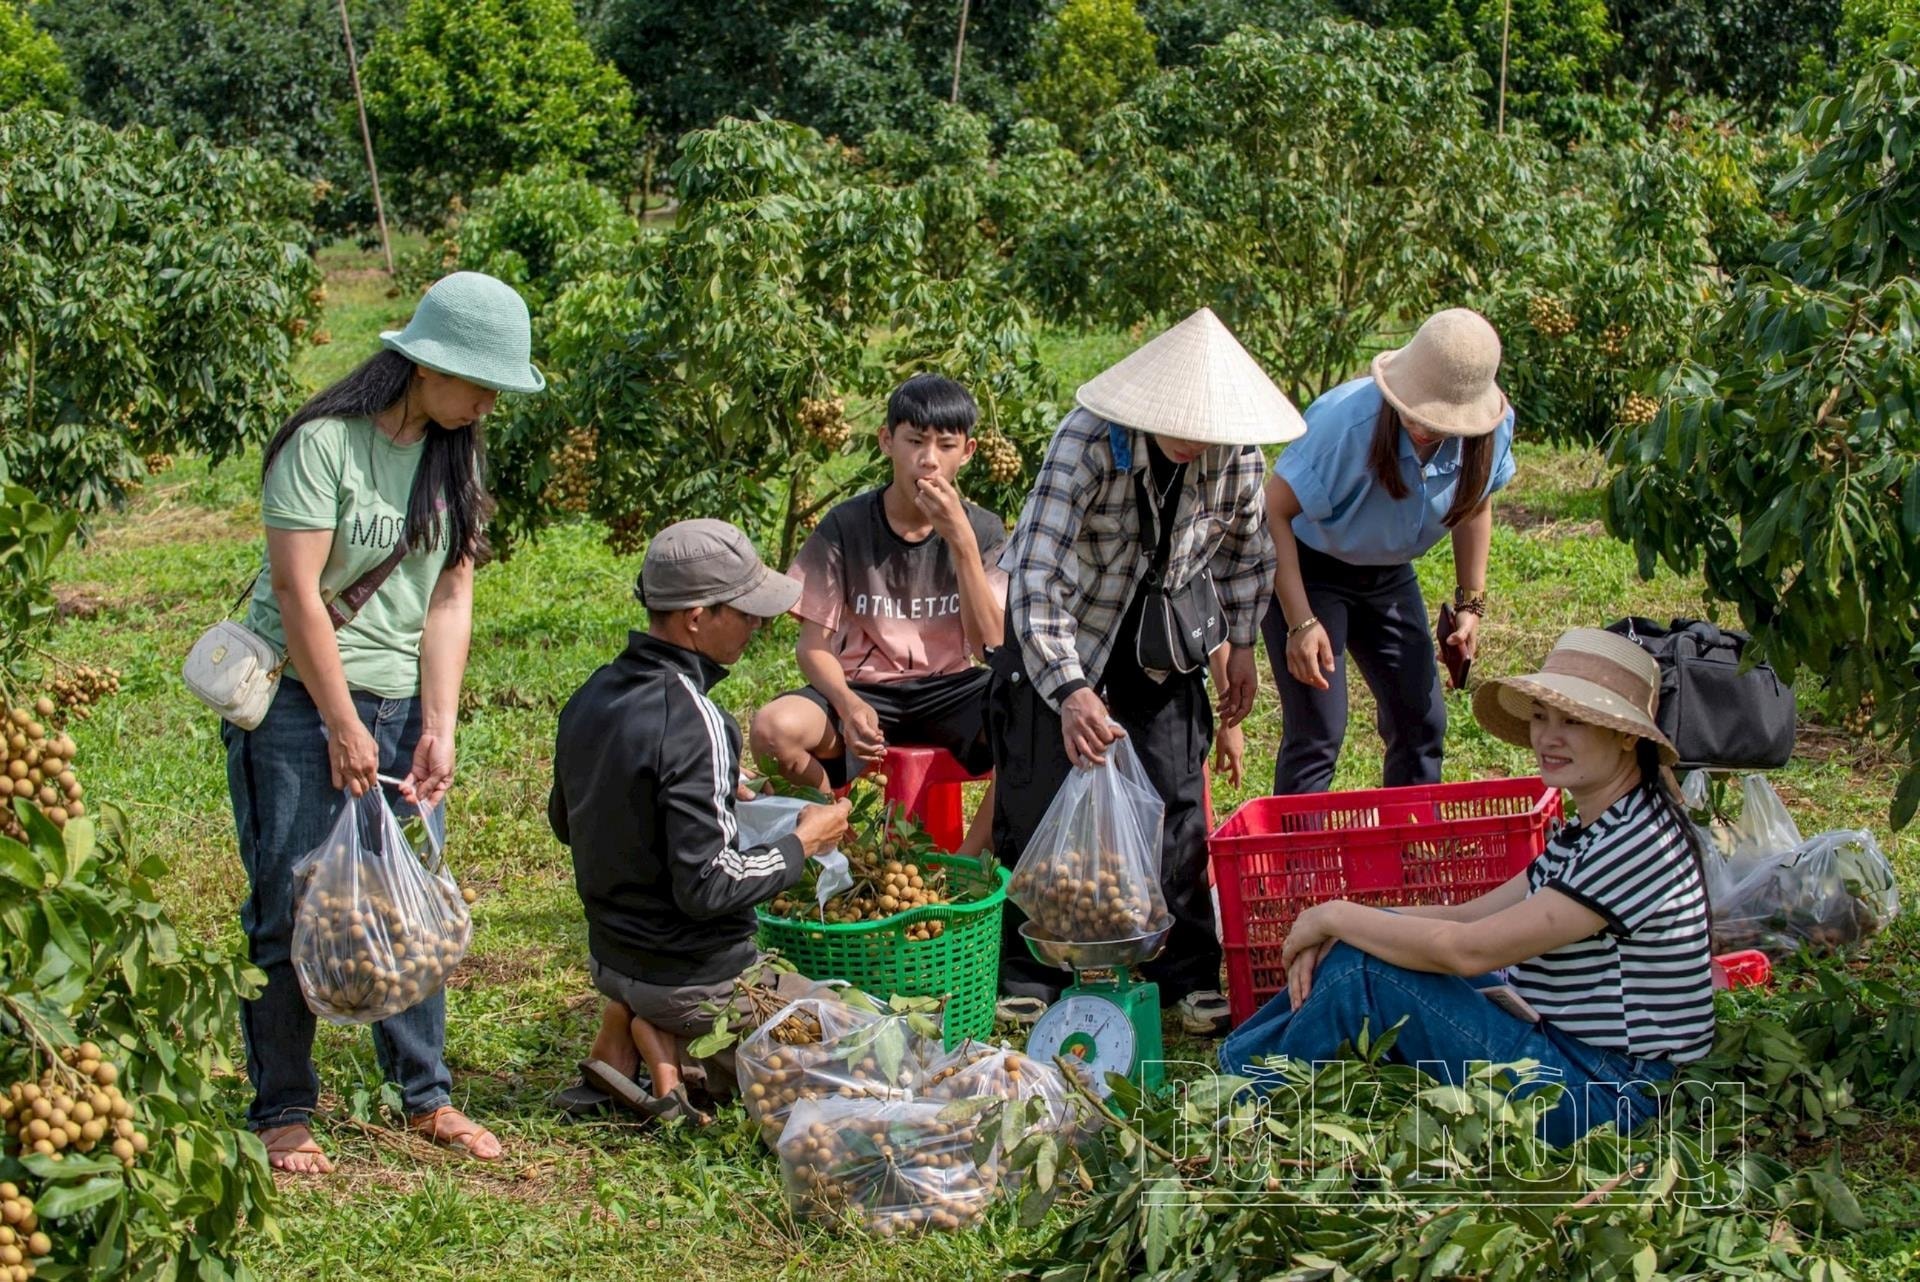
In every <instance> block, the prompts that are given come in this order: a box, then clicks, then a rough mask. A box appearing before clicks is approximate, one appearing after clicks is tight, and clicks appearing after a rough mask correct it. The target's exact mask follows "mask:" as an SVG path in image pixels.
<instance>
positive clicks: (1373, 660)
mask: <svg viewBox="0 0 1920 1282" xmlns="http://www.w3.org/2000/svg"><path fill="white" fill-rule="evenodd" d="M1300 575H1301V578H1302V579H1304V580H1305V582H1306V589H1307V602H1308V604H1310V605H1311V606H1312V607H1313V614H1314V617H1315V618H1317V619H1319V620H1320V626H1322V627H1324V628H1325V629H1326V630H1327V640H1328V641H1330V642H1332V643H1333V655H1334V661H1335V665H1336V666H1335V668H1334V671H1333V672H1332V673H1331V674H1330V675H1328V677H1327V689H1325V690H1316V689H1314V688H1313V687H1312V686H1309V685H1304V684H1302V683H1301V682H1299V681H1297V680H1295V679H1294V676H1293V674H1292V673H1290V672H1288V671H1287V619H1286V615H1284V614H1282V613H1281V612H1280V603H1279V602H1278V601H1276V602H1274V603H1273V605H1272V606H1271V607H1270V608H1269V609H1268V610H1267V617H1266V619H1265V621H1264V622H1263V623H1262V624H1261V632H1262V634H1263V635H1264V636H1265V637H1266V641H1267V658H1268V660H1269V662H1271V663H1272V665H1273V679H1274V683H1275V684H1276V685H1278V686H1279V687H1280V717H1281V724H1280V752H1279V755H1278V757H1277V758H1276V759H1275V761H1274V766H1273V791H1274V794H1275V795H1276V796H1282V797H1284V796H1287V795H1289V794H1292V793H1300V792H1325V791H1326V790H1327V789H1328V788H1330V787H1332V786H1333V768H1334V765H1335V764H1336V763H1337V762H1338V761H1339V759H1340V744H1341V741H1342V740H1344V739H1345V738H1346V736H1347V654H1348V653H1349V652H1351V653H1352V655H1353V659H1354V662H1355V663H1357V664H1359V665H1360V674H1361V675H1362V676H1363V677H1365V678H1366V681H1367V685H1368V687H1370V688H1371V689H1372V690H1373V697H1374V700H1375V701H1376V702H1377V703H1378V704H1379V709H1380V711H1379V718H1378V724H1379V728H1380V737H1381V738H1382V739H1383V740H1385V741H1386V766H1385V770H1384V771H1383V775H1384V779H1383V783H1384V784H1385V786H1386V787H1389V788H1399V787H1404V786H1407V785H1409V784H1422V783H1438V782H1439V781H1440V755H1441V750H1442V748H1443V746H1444V742H1445V739H1446V735H1447V703H1446V698H1445V696H1444V695H1443V694H1442V693H1441V691H1440V670H1439V668H1438V667H1437V666H1436V662H1435V657H1434V649H1433V634H1432V633H1431V632H1430V631H1429V629H1428V623H1427V603H1426V601H1425V600H1424V599H1423V598H1422V597H1421V595H1420V580H1419V578H1418V577H1417V576H1415V574H1414V572H1413V567H1412V566H1411V565H1385V566H1374V565H1349V564H1347V563H1346V562H1345V561H1339V560H1335V559H1334V558H1333V557H1330V556H1328V555H1326V554H1325V553H1323V552H1316V551H1314V550H1313V549H1312V548H1309V547H1307V546H1305V545H1304V544H1303V545H1302V546H1301V548H1300Z"/></svg>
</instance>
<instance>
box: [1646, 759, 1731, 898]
mask: <svg viewBox="0 0 1920 1282" xmlns="http://www.w3.org/2000/svg"><path fill="white" fill-rule="evenodd" d="M1633 758H1634V761H1635V762H1636V763H1637V764H1638V765H1639V767H1640V786H1641V787H1643V788H1645V789H1646V791H1647V800H1648V801H1649V802H1650V803H1651V804H1652V806H1653V809H1654V813H1656V814H1661V815H1664V816H1665V817H1666V818H1667V819H1669V820H1671V821H1672V822H1673V823H1674V824H1675V826H1677V827H1678V828H1679V829H1680V835H1681V836H1682V837H1683V838H1684V839H1685V840H1686V843H1687V850H1688V851H1689V852H1690V853H1691V854H1692V855H1693V866H1694V867H1695V868H1696V869H1698V870H1699V872H1700V897H1701V899H1702V900H1705V899H1706V898H1707V846H1706V843H1705V842H1704V841H1702V840H1701V838H1700V826H1699V825H1698V824H1696V823H1694V822H1693V816H1691V815H1689V814H1688V813H1687V807H1686V805H1685V803H1683V802H1682V801H1681V800H1680V795H1679V793H1678V792H1676V791H1675V789H1674V784H1673V774H1672V772H1671V771H1669V770H1668V769H1667V768H1666V766H1665V765H1663V764H1662V763H1661V761H1660V745H1659V744H1657V743H1655V742H1654V741H1653V740H1651V739H1640V740H1636V741H1635V743H1634V747H1633ZM1707 919H1708V920H1709V921H1711V920H1712V919H1713V906H1712V904H1711V903H1708V904H1707Z"/></svg>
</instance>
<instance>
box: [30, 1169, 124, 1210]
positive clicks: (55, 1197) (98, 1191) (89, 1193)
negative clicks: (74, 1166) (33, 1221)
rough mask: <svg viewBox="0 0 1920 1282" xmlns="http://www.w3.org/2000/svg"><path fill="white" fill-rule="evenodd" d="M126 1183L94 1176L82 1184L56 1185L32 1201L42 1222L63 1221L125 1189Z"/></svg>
mask: <svg viewBox="0 0 1920 1282" xmlns="http://www.w3.org/2000/svg"><path fill="white" fill-rule="evenodd" d="M126 1187H127V1185H126V1181H125V1180H124V1179H123V1178H121V1177H120V1176H117V1175H96V1176H94V1177H93V1178H92V1179H90V1180H88V1181H86V1182H85V1183H84V1184H56V1185H54V1186H53V1187H51V1188H49V1189H46V1190H45V1191H43V1192H42V1193H41V1194H40V1196H39V1197H38V1198H36V1199H35V1200H34V1206H35V1208H36V1209H37V1210H38V1211H39V1212H40V1218H41V1219H44V1220H64V1219H66V1218H67V1217H68V1216H70V1215H78V1214H79V1213H80V1212H82V1211H84V1210H87V1209H88V1208H89V1207H95V1206H98V1205H100V1204H101V1203H102V1202H105V1201H107V1200H108V1199H109V1198H112V1197H115V1196H117V1195H119V1194H120V1193H122V1192H124V1191H125V1189H126Z"/></svg>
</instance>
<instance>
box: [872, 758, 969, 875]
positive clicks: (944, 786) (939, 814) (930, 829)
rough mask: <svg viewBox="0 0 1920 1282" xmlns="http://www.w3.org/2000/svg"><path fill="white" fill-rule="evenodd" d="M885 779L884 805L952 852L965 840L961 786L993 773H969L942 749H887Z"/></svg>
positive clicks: (963, 799)
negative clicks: (901, 813)
mask: <svg viewBox="0 0 1920 1282" xmlns="http://www.w3.org/2000/svg"><path fill="white" fill-rule="evenodd" d="M880 769H881V771H882V772H883V773H884V774H885V775H886V776H887V786H886V788H885V789H884V793H885V795H886V799H887V804H889V805H891V806H897V807H899V808H900V809H901V810H903V811H905V812H906V813H907V814H909V815H911V816H913V817H914V818H915V819H917V820H919V821H920V825H921V827H923V828H925V829H926V830H927V835H928V836H930V837H932V838H933V842H934V844H935V845H936V846H939V847H940V849H942V850H945V851H954V850H958V849H959V848H960V843H961V842H963V841H965V840H966V837H967V819H968V815H967V806H966V798H965V797H964V796H963V795H962V793H961V791H960V785H961V784H963V783H977V782H979V781H981V780H984V779H991V778H992V777H993V775H992V772H990V771H989V772H988V773H987V774H983V775H976V774H968V773H967V768H966V767H965V766H963V765H961V764H960V763H959V762H958V761H957V760H955V759H954V756H953V754H952V753H950V752H948V751H946V750H945V749H944V748H908V747H901V748H888V749H887V755H886V758H885V760H883V761H882V762H881V764H880Z"/></svg>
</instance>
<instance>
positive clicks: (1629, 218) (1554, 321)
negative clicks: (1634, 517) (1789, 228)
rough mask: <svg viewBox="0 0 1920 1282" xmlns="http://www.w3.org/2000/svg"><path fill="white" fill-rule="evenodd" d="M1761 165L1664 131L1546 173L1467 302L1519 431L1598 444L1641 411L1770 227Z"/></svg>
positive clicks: (1686, 132) (1738, 149) (1712, 133)
mask: <svg viewBox="0 0 1920 1282" xmlns="http://www.w3.org/2000/svg"><path fill="white" fill-rule="evenodd" d="M1762 163H1763V162H1762V161H1761V160H1760V158H1759V154H1758V148H1756V147H1755V146H1753V145H1752V144H1751V141H1750V140H1749V139H1747V138H1746V137H1745V135H1741V134H1738V133H1734V132H1728V133H1725V134H1723V133H1722V132H1720V130H1718V129H1715V128H1712V127H1704V128H1702V127H1697V126H1694V125H1692V124H1686V125H1681V124H1679V123H1677V122H1676V124H1675V125H1674V126H1673V127H1671V128H1669V129H1664V130H1662V131H1661V133H1660V134H1659V135H1656V136H1653V137H1650V138H1642V139H1639V140H1636V141H1633V142H1629V143H1624V144H1620V145H1616V146H1595V147H1585V148H1581V149H1579V150H1578V151H1576V152H1575V153H1573V154H1572V155H1571V156H1569V157H1568V158H1567V159H1566V160H1565V161H1564V162H1561V163H1560V164H1558V165H1557V166H1556V167H1555V172H1554V176H1553V182H1552V183H1551V193H1550V194H1549V196H1548V197H1547V198H1546V199H1545V201H1544V202H1543V203H1542V205H1541V206H1540V209H1539V213H1538V216H1537V217H1536V218H1534V219H1532V220H1531V221H1528V222H1526V223H1525V224H1524V225H1525V227H1526V233H1525V238H1524V239H1523V240H1522V241H1521V242H1520V245H1519V247H1518V249H1517V250H1516V252H1514V253H1513V255H1512V256H1511V258H1510V260H1509V264H1508V266H1507V268H1506V270H1504V271H1503V272H1502V273H1501V274H1500V275H1499V276H1498V277H1496V278H1495V279H1494V280H1493V281H1491V282H1490V286H1489V287H1488V288H1486V289H1483V290H1479V291H1475V292H1474V293H1473V294H1472V295H1471V296H1470V297H1471V299H1472V301H1473V302H1474V304H1475V305H1476V306H1478V307H1480V309H1481V310H1482V311H1484V312H1485V313H1486V314H1487V316H1488V317H1489V318H1490V319H1491V320H1492V321H1493V322H1494V326H1495V328H1496V329H1498V330H1499V331H1500V334H1501V337H1502V339H1503V340H1504V343H1505V356H1504V359H1503V361H1502V364H1501V385H1502V386H1503V387H1504V388H1505V389H1506V392H1507V395H1508V396H1509V397H1510V398H1511V400H1512V402H1513V406H1514V410H1515V413H1516V415H1517V418H1518V421H1519V423H1520V424H1521V430H1523V431H1525V432H1526V433H1527V434H1528V435H1529V436H1535V437H1547V438H1555V439H1572V440H1586V441H1598V440H1602V439H1604V438H1605V437H1606V436H1607V435H1608V434H1609V433H1610V432H1612V431H1613V430H1614V429H1615V428H1616V427H1617V426H1625V427H1628V428H1631V427H1634V426H1637V425H1638V424H1639V423H1640V422H1642V421H1644V419H1645V418H1646V417H1647V416H1649V415H1650V414H1651V413H1652V412H1653V409H1654V406H1655V401H1654V400H1653V399H1652V397H1651V396H1650V393H1651V392H1652V391H1653V385H1654V383H1655V382H1656V381H1657V379H1658V376H1659V375H1660V373H1661V372H1662V371H1663V370H1665V369H1666V368H1667V367H1668V366H1670V365H1671V364H1673V363H1674V362H1675V361H1676V360H1681V359H1685V358H1686V357H1687V356H1688V355H1689V354H1690V353H1691V352H1692V351H1693V345H1694V342H1695V340H1696V339H1697V337H1698V335H1699V333H1700V331H1701V330H1702V328H1703V327H1704V326H1705V325H1706V323H1707V321H1708V319H1709V318H1710V317H1712V316H1713V315H1715V314H1717V311H1718V308H1719V307H1720V306H1721V305H1723V304H1724V302H1725V293H1726V290H1725V286H1724V283H1723V281H1724V273H1725V271H1726V270H1727V269H1729V268H1733V269H1737V268H1738V267H1739V266H1740V265H1741V264H1742V262H1744V261H1750V260H1751V258H1752V256H1753V255H1754V254H1755V253H1757V249H1756V248H1755V245H1756V242H1757V241H1759V240H1760V238H1761V237H1763V236H1765V235H1767V234H1770V233H1771V231H1772V228H1773V224H1772V221H1771V219H1770V218H1769V217H1768V216H1767V211H1766V206H1765V199H1764V195H1763V193H1762V192H1761V190H1760V189H1759V187H1758V185H1757V183H1756V182H1755V173H1756V171H1757V170H1758V169H1759V167H1760V166H1761V164H1762Z"/></svg>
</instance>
